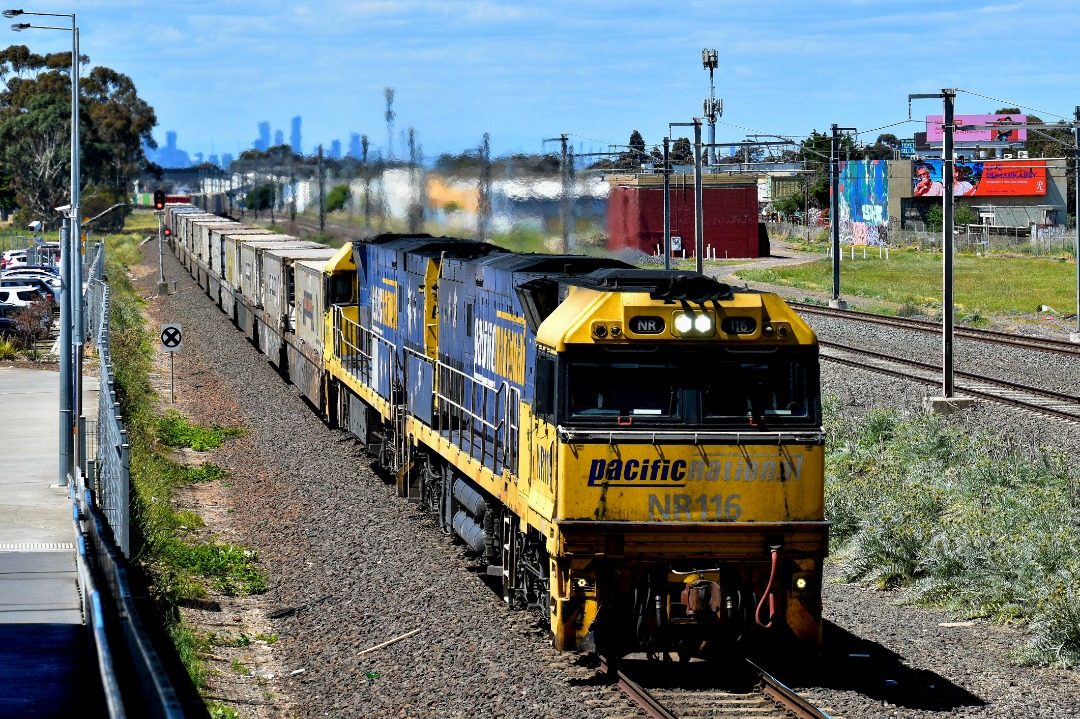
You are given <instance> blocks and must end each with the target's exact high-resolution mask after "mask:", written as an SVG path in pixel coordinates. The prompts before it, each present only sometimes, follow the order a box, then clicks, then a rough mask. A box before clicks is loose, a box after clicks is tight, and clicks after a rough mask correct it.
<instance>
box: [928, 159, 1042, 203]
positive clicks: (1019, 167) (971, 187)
mask: <svg viewBox="0 0 1080 719" xmlns="http://www.w3.org/2000/svg"><path fill="white" fill-rule="evenodd" d="M943 165H944V162H942V161H941V160H923V161H921V162H913V163H912V165H911V171H912V173H911V180H912V183H913V184H912V188H911V190H912V194H913V195H914V196H915V197H940V196H941V195H942V193H943V192H944V185H943V184H942V180H941V171H942V168H943ZM1045 194H1046V160H1020V161H1017V162H969V163H959V162H958V163H955V164H954V165H953V195H954V196H955V197H1024V196H1032V195H1045Z"/></svg>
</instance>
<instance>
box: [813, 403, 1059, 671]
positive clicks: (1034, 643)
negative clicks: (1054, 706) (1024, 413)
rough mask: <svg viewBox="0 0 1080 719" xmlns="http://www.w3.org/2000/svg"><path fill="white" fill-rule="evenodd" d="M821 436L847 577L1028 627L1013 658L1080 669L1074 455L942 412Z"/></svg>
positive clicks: (831, 513)
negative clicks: (954, 420)
mask: <svg viewBox="0 0 1080 719" xmlns="http://www.w3.org/2000/svg"><path fill="white" fill-rule="evenodd" d="M834 408H835V403H826V409H827V411H830V412H831V411H834ZM826 431H827V432H828V434H829V445H828V446H829V447H830V450H829V454H828V458H827V466H826V497H825V505H826V515H827V517H828V519H829V520H830V521H831V522H833V528H832V532H831V539H832V542H833V550H834V553H835V554H836V556H837V557H838V559H839V561H840V570H841V575H842V577H843V578H844V580H846V581H860V582H867V583H871V584H874V585H876V586H878V587H881V588H887V587H895V586H901V585H903V586H908V587H910V589H911V592H910V597H911V601H913V602H917V603H922V604H928V605H934V606H941V607H946V608H949V609H952V610H954V611H957V612H960V613H962V614H964V615H966V616H982V617H990V618H992V619H994V620H996V621H999V622H1009V621H1027V622H1030V624H1031V629H1032V639H1031V641H1030V643H1029V644H1028V645H1027V646H1026V647H1024V648H1023V649H1022V650H1021V651H1020V652H1019V653H1018V654H1017V658H1018V659H1020V660H1021V661H1025V662H1051V663H1056V664H1077V663H1080V555H1078V554H1077V552H1076V547H1077V546H1080V476H1078V474H1077V470H1076V469H1075V468H1074V467H1073V466H1071V465H1070V463H1069V461H1068V458H1067V457H1065V456H1063V455H1056V454H1053V453H1050V452H1047V451H1040V452H1033V451H1025V450H1023V449H1022V448H1021V447H1020V446H1019V445H1017V444H1016V443H1014V442H1013V441H1011V440H1009V439H1007V438H1001V437H996V436H994V435H993V434H991V433H990V432H983V433H971V432H969V431H965V430H961V429H958V428H952V427H949V426H947V425H946V424H945V420H943V419H941V418H940V417H939V416H938V415H919V416H915V417H906V416H903V415H901V414H900V413H898V412H896V411H874V412H870V413H869V414H868V415H867V416H866V417H865V418H863V419H861V420H847V419H842V418H836V417H833V418H830V419H829V420H828V422H827V423H826Z"/></svg>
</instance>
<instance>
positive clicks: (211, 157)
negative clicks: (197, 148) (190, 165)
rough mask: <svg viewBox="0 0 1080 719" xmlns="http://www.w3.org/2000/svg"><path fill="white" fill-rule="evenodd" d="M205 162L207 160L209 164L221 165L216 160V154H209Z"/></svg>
mask: <svg viewBox="0 0 1080 719" xmlns="http://www.w3.org/2000/svg"><path fill="white" fill-rule="evenodd" d="M207 162H209V163H210V164H211V165H217V166H218V167H221V162H219V161H218V156H217V155H211V156H210V158H209V159H208V160H207Z"/></svg>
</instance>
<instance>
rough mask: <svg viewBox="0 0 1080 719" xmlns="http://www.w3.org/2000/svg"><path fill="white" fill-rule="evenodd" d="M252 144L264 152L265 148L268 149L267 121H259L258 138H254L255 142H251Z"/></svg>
mask: <svg viewBox="0 0 1080 719" xmlns="http://www.w3.org/2000/svg"><path fill="white" fill-rule="evenodd" d="M252 144H253V145H254V147H255V149H256V150H258V151H259V152H266V151H267V150H269V149H270V123H269V122H266V121H265V120H264V121H263V122H260V123H259V139H257V140H255V142H254V143H252Z"/></svg>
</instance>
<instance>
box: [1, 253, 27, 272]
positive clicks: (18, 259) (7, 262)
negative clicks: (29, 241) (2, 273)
mask: <svg viewBox="0 0 1080 719" xmlns="http://www.w3.org/2000/svg"><path fill="white" fill-rule="evenodd" d="M25 264H26V250H7V251H6V252H5V253H4V254H3V255H0V270H6V269H8V268H11V267H19V266H20V265H25Z"/></svg>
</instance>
